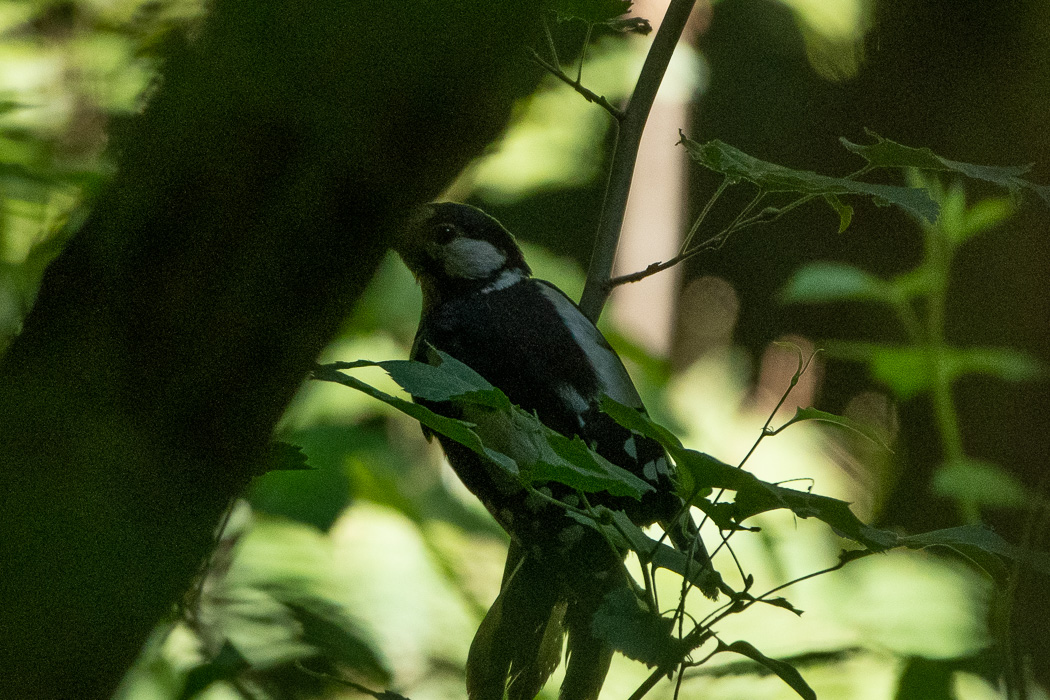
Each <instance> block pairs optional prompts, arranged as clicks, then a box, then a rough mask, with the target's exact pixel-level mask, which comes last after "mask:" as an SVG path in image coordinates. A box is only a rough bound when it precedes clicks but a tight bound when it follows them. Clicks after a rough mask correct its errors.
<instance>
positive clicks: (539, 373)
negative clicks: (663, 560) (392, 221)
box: [395, 202, 713, 700]
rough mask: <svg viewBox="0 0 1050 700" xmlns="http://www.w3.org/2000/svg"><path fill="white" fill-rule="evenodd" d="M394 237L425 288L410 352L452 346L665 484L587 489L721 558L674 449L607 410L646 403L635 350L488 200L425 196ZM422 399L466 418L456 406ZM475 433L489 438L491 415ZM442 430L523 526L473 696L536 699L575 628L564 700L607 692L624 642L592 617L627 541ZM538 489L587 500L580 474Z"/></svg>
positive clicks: (468, 472)
mask: <svg viewBox="0 0 1050 700" xmlns="http://www.w3.org/2000/svg"><path fill="white" fill-rule="evenodd" d="M395 248H396V250H397V252H398V254H399V255H400V256H401V258H402V260H404V262H405V265H406V266H407V267H408V268H409V270H411V271H412V273H413V275H414V276H415V278H416V279H417V281H418V282H419V284H420V287H421V289H422V292H423V310H422V315H421V318H420V323H419V329H418V331H417V332H416V337H415V342H414V344H413V349H412V359H415V360H418V361H421V362H428V361H433V358H434V356H435V354H434V353H433V352H432V351H431V350H430V348H436V349H438V350H441V351H442V352H444V353H447V354H448V355H450V356H452V357H454V358H455V359H457V360H459V361H460V362H462V363H463V364H465V365H467V366H469V367H470V368H472V369H473V370H474V371H475V372H477V373H478V374H479V375H481V376H482V377H483V378H484V379H486V380H487V381H488V382H489V383H490V384H492V385H493V386H495V387H498V388H499V389H501V390H502V391H503V393H504V394H506V395H507V397H508V398H509V399H510V401H511V402H512V403H514V404H516V405H517V406H520V407H521V408H522V409H524V410H526V411H529V412H535V414H536V416H537V417H538V418H539V419H540V420H541V421H542V422H543V423H544V424H545V425H547V426H548V427H549V428H552V429H553V430H556V431H557V432H559V433H561V434H563V435H565V436H568V437H577V436H578V437H579V438H580V439H582V440H583V441H584V442H585V443H586V444H587V445H588V446H589V447H590V448H591V449H592V450H594V451H595V452H597V453H598V454H599V455H601V456H602V457H605V458H606V459H607V460H609V461H610V462H612V463H613V464H616V465H618V466H620V467H623V468H624V469H627V470H629V471H630V472H632V473H634V474H635V475H636V476H639V477H641V478H642V479H644V480H645V481H646V482H648V483H649V484H650V485H651V486H652V487H653V490H652V491H649V492H647V493H646V494H645V495H644V496H643V498H642V499H641V500H640V501H639V500H637V499H632V498H627V497H614V496H612V495H611V494H608V493H606V492H601V493H593V494H589V495H588V501H589V503H590V504H591V505H598V504H600V505H604V506H607V507H609V508H613V509H619V510H623V511H624V512H625V513H626V514H627V515H628V517H629V518H630V519H631V520H632V521H633V522H634V523H635V524H637V525H639V526H643V527H644V526H648V525H652V524H654V523H660V524H661V526H662V527H663V528H664V530H665V531H666V532H667V534H668V536H669V538H670V539H671V541H672V542H673V543H674V544H675V546H676V547H678V548H679V549H681V550H683V551H687V552H688V551H690V550H691V551H692V552H693V554H694V557H695V558H696V560H697V561H698V562H701V564H702V565H703V566H705V567H708V568H709V567H710V563H709V560H708V559H707V553H706V551H705V550H704V549H703V543H702V542H701V541H700V540H699V537H698V536H697V532H696V526H695V524H694V523H693V521H692V519H691V518H690V517H689V515H688V509H684V508H683V502H682V500H681V498H680V497H679V496H678V495H677V493H676V491H675V488H674V483H673V481H672V476H673V468H672V466H671V464H670V462H669V460H668V458H667V456H666V454H665V452H664V450H663V448H662V447H661V446H660V445H659V443H657V442H656V441H655V440H652V439H650V438H647V437H645V436H643V435H641V434H638V433H635V432H632V431H631V430H629V429H627V428H624V427H622V426H620V425H619V424H618V423H616V422H615V421H614V420H613V419H612V418H610V417H609V416H608V415H607V414H605V413H603V412H602V411H601V409H600V403H601V400H602V397H603V396H609V397H610V398H612V399H615V400H616V401H618V402H620V403H622V404H625V405H627V406H631V407H634V408H636V409H637V410H639V411H642V412H644V411H645V407H644V406H643V405H642V401H641V399H640V398H639V396H638V392H637V390H636V389H635V387H634V384H633V382H632V381H631V378H630V376H629V375H628V373H627V370H626V369H625V368H624V365H623V362H622V361H621V360H620V358H619V356H618V355H617V354H616V352H615V351H614V350H613V349H612V348H611V347H610V345H609V343H608V342H607V341H606V339H605V338H604V337H603V336H602V334H601V332H600V331H599V330H598V329H597V328H596V327H595V325H594V324H593V323H591V321H590V320H588V319H587V317H586V316H584V315H583V313H582V312H581V311H580V309H579V308H578V307H577V306H576V304H575V303H574V302H573V301H572V300H571V299H569V297H567V296H566V295H565V294H564V293H563V292H562V291H561V290H560V289H558V288H557V287H555V286H554V285H552V284H550V283H548V282H545V281H542V280H538V279H534V278H533V277H532V271H531V269H530V268H529V265H528V264H527V263H526V261H525V258H524V256H523V254H522V252H521V249H520V248H519V247H518V245H517V243H516V242H515V240H514V237H513V236H512V235H511V234H510V233H509V232H508V231H507V230H506V229H505V228H504V227H503V226H502V225H501V224H500V223H499V222H498V221H496V219H494V218H492V217H491V216H489V215H488V214H486V213H485V212H483V211H481V210H480V209H477V208H475V207H472V206H469V205H465V204H458V203H447V202H446V203H439V204H431V205H428V206H426V207H424V208H423V209H422V211H420V212H419V213H418V214H417V216H415V217H414V218H413V219H412V222H411V223H410V224H409V226H408V227H407V230H406V231H405V232H404V235H403V236H402V237H401V239H400V240H399V242H398V244H397V245H396V246H395ZM416 400H417V402H419V403H423V404H426V405H428V406H429V407H430V408H432V409H433V410H435V411H437V412H439V413H443V414H445V415H449V416H450V417H455V418H463V417H464V416H462V415H461V414H459V413H457V409H456V407H454V406H451V405H450V404H434V403H429V404H428V403H427V402H426V401H423V400H421V399H418V398H417V399H416ZM477 431H478V433H479V436H480V437H481V438H482V441H484V440H485V437H486V436H485V434H484V429H483V427H480V426H479V428H477ZM429 437H430V435H428V438H429ZM437 437H438V440H439V441H440V443H441V446H442V448H443V449H444V452H445V454H446V456H447V458H448V461H449V463H450V464H451V465H452V468H453V469H454V470H455V472H456V474H457V475H458V476H459V478H460V479H461V480H462V481H463V483H464V484H465V485H466V486H467V488H468V489H470V491H471V492H473V493H474V495H475V496H477V497H478V499H479V500H480V501H481V502H482V503H483V504H484V505H485V507H486V508H487V509H488V510H489V512H490V513H492V515H493V517H495V519H496V520H497V521H498V522H499V524H500V525H501V526H502V527H503V528H504V529H505V530H506V531H507V533H508V534H509V535H510V538H511V543H510V549H509V552H508V556H507V563H506V566H505V568H504V575H503V583H502V587H501V592H500V594H499V596H498V598H497V599H496V601H495V603H494V604H493V606H492V608H491V609H490V610H489V612H488V614H487V615H486V616H485V619H484V620H483V621H482V624H481V626H480V628H479V629H478V632H477V634H476V635H475V637H474V641H473V643H472V644H471V648H470V654H469V657H468V661H467V693H468V697H469V698H470V700H502V699H503V698H504V693H506V697H507V698H509V700H532V698H534V697H535V696H536V694H537V693H538V692H539V691H540V689H541V688H542V686H543V684H544V683H545V682H546V680H547V678H548V677H549V676H550V674H551V672H552V671H553V670H554V669H555V668H556V667H557V665H558V663H559V661H560V657H561V651H562V640H563V637H564V636H565V634H566V633H567V635H568V644H567V667H566V673H565V680H564V682H563V684H562V688H561V695H560V698H561V700H596V698H597V697H598V693H599V691H600V690H601V687H602V684H603V682H604V680H605V676H606V674H607V672H608V669H609V664H610V661H611V659H612V653H613V650H612V649H611V648H610V647H609V645H608V644H606V643H605V642H603V641H602V640H601V639H599V638H598V637H596V635H595V634H594V631H593V629H592V618H593V616H594V614H595V612H596V611H597V609H598V607H599V605H600V604H601V601H602V599H603V598H604V597H605V596H606V595H607V594H608V593H609V592H610V591H613V590H615V589H616V588H617V587H623V586H626V585H627V580H626V575H625V574H624V571H623V566H622V561H623V558H624V555H625V552H614V551H613V550H612V549H611V548H610V546H609V543H608V541H607V540H606V539H605V538H603V537H602V536H601V534H600V533H599V532H597V531H596V530H595V529H593V528H589V527H586V526H584V525H582V524H580V523H579V522H577V521H575V520H573V519H572V518H570V517H568V516H567V515H566V513H565V509H564V508H561V507H559V506H557V505H556V504H552V503H551V502H550V500H549V499H546V498H538V497H537V496H536V494H535V493H530V492H529V491H528V490H527V489H525V488H524V487H520V488H514V487H508V485H507V481H506V479H502V480H501V479H494V478H493V476H492V475H493V474H494V473H495V471H494V469H493V467H492V465H491V464H486V463H485V462H484V460H483V458H482V457H480V456H479V455H478V454H477V453H475V452H473V451H471V450H469V449H467V448H465V447H463V446H462V445H460V444H458V443H456V442H455V441H453V440H451V439H448V438H445V437H444V436H441V435H438V436H437ZM510 456H511V457H513V456H514V455H510ZM539 490H540V491H541V492H542V493H543V494H544V495H546V496H548V497H549V498H553V499H556V500H560V501H562V502H564V503H567V504H569V505H573V506H577V507H579V506H580V505H581V503H580V500H579V497H578V494H576V492H575V491H573V489H571V488H569V487H568V486H565V485H562V484H558V483H556V482H550V483H547V484H543V485H541V486H540V489H539ZM683 511H684V512H685V515H684V516H683ZM705 592H707V593H708V594H709V595H713V591H711V590H708V591H705Z"/></svg>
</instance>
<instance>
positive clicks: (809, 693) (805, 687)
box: [715, 640, 817, 700]
mask: <svg viewBox="0 0 1050 700" xmlns="http://www.w3.org/2000/svg"><path fill="white" fill-rule="evenodd" d="M726 651H731V652H733V653H734V654H740V655H741V656H746V657H747V658H749V659H751V660H752V661H755V662H757V663H759V664H761V665H762V666H765V667H766V668H768V669H769V670H770V671H772V672H773V673H775V674H776V675H777V676H779V677H780V680H782V681H784V682H785V683H787V684H788V686H789V687H790V688H791V689H792V690H794V691H795V692H796V693H798V694H799V696H800V697H803V698H805V699H806V700H817V694H816V693H815V692H813V689H812V688H810V687H809V684H808V683H806V680H805V679H804V678H803V677H802V674H800V673H799V672H798V669H796V668H795V667H794V666H792V665H791V664H789V663H788V662H786V661H780V660H778V659H771V658H769V657H768V656H766V655H765V654H763V653H762V652H760V651H759V650H758V649H756V648H755V647H754V646H753V645H752V644H750V643H749V642H745V641H743V640H741V641H737V642H733V643H732V644H726V643H725V642H723V641H721V640H719V642H718V648H717V649H715V652H716V653H719V652H726Z"/></svg>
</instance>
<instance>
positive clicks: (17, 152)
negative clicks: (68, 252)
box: [0, 0, 203, 348]
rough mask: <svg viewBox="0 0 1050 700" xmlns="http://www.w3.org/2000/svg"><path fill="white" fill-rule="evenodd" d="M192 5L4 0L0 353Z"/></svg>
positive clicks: (194, 9)
mask: <svg viewBox="0 0 1050 700" xmlns="http://www.w3.org/2000/svg"><path fill="white" fill-rule="evenodd" d="M202 5H203V3H201V2H199V1H197V0H170V1H168V2H154V1H152V0H117V1H116V2H71V1H62V0H60V1H56V2H38V1H31V0H4V1H3V2H0V348H2V347H5V346H6V345H7V343H8V342H9V341H10V339H11V337H12V336H13V335H14V334H15V333H16V332H17V331H18V329H19V327H20V323H21V319H22V317H23V316H24V315H25V313H26V312H27V311H28V309H29V307H30V306H31V305H32V302H33V298H34V296H35V293H36V288H37V285H38V284H39V281H40V277H41V275H42V274H43V270H44V268H45V267H46V266H47V263H48V262H50V261H51V259H52V258H53V257H54V256H55V255H56V254H57V253H58V252H59V250H61V247H62V245H63V243H64V239H65V238H67V237H68V236H70V235H72V233H73V232H74V231H75V230H76V228H77V221H79V218H78V217H80V216H82V213H81V212H78V211H77V207H78V206H79V205H80V204H81V203H82V202H84V201H85V200H87V199H89V198H90V197H91V195H92V194H93V193H94V192H96V191H98V189H99V188H100V187H101V186H102V184H103V183H104V182H105V180H106V178H107V177H108V175H109V173H110V171H111V168H112V162H111V159H110V158H109V156H108V155H107V153H106V150H105V149H106V146H107V143H108V140H109V134H110V133H112V132H113V131H114V130H116V129H119V127H120V123H121V121H122V120H123V119H126V118H128V117H129V116H130V115H132V114H134V113H135V111H136V110H137V109H138V107H139V105H140V103H141V100H142V97H143V94H144V91H145V90H146V88H147V87H148V86H149V83H150V81H151V80H152V79H153V76H154V74H155V70H156V65H157V61H158V60H159V59H160V56H161V54H162V52H163V48H164V46H165V41H166V40H167V38H168V37H171V36H175V35H178V34H180V33H182V32H185V31H186V30H187V28H188V27H190V26H192V23H193V21H194V20H195V19H196V18H197V17H198V16H199V15H200V13H201V10H202Z"/></svg>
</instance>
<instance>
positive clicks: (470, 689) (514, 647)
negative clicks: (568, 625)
mask: <svg viewBox="0 0 1050 700" xmlns="http://www.w3.org/2000/svg"><path fill="white" fill-rule="evenodd" d="M566 605H567V603H566V601H565V600H564V596H563V595H561V593H560V587H559V586H558V585H557V584H556V583H555V582H554V581H553V580H551V576H550V572H549V567H545V566H544V565H543V564H542V563H541V562H540V561H538V560H537V559H536V558H535V557H529V556H527V555H525V554H524V552H522V551H521V548H520V547H519V546H518V545H517V544H516V543H514V542H511V545H510V551H509V552H508V553H507V564H506V566H505V568H504V572H503V584H502V588H501V590H500V594H499V596H498V597H497V598H496V601H495V602H494V603H493V604H492V607H491V608H489V611H488V613H487V614H486V615H485V619H484V620H483V621H482V622H481V626H480V627H479V628H478V631H477V633H476V634H475V635H474V641H473V642H472V643H471V645H470V653H469V655H468V656H467V697H468V698H469V699H470V700H503V699H504V698H505V697H506V698H508V700H532V699H533V698H534V697H536V695H537V694H538V693H539V692H540V688H542V687H543V684H544V683H545V682H546V681H547V678H548V677H549V676H550V675H551V673H552V672H553V671H554V669H555V668H557V666H558V662H559V660H560V658H561V649H562V637H563V635H564V631H565V628H564V626H563V625H564V618H565V610H566ZM603 678H604V674H603ZM599 687H600V686H599Z"/></svg>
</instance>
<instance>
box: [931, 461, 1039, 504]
mask: <svg viewBox="0 0 1050 700" xmlns="http://www.w3.org/2000/svg"><path fill="white" fill-rule="evenodd" d="M933 490H934V492H935V493H936V494H937V495H939V496H944V497H946V498H952V499H955V500H957V501H963V502H966V503H972V504H975V505H977V506H983V507H987V508H1021V507H1023V506H1025V505H1027V504H1028V503H1029V502H1030V500H1031V498H1030V496H1029V494H1028V492H1027V491H1026V490H1025V487H1024V485H1023V484H1021V482H1020V481H1018V480H1017V477H1015V476H1014V475H1013V474H1011V473H1009V472H1008V471H1006V470H1005V469H1003V468H1002V467H1000V466H999V465H997V464H992V463H991V462H985V461H984V460H980V459H974V458H972V457H963V458H961V459H957V460H955V461H952V462H948V463H947V464H944V465H942V466H941V467H940V468H939V469H938V470H937V471H936V472H935V473H934V475H933Z"/></svg>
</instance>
